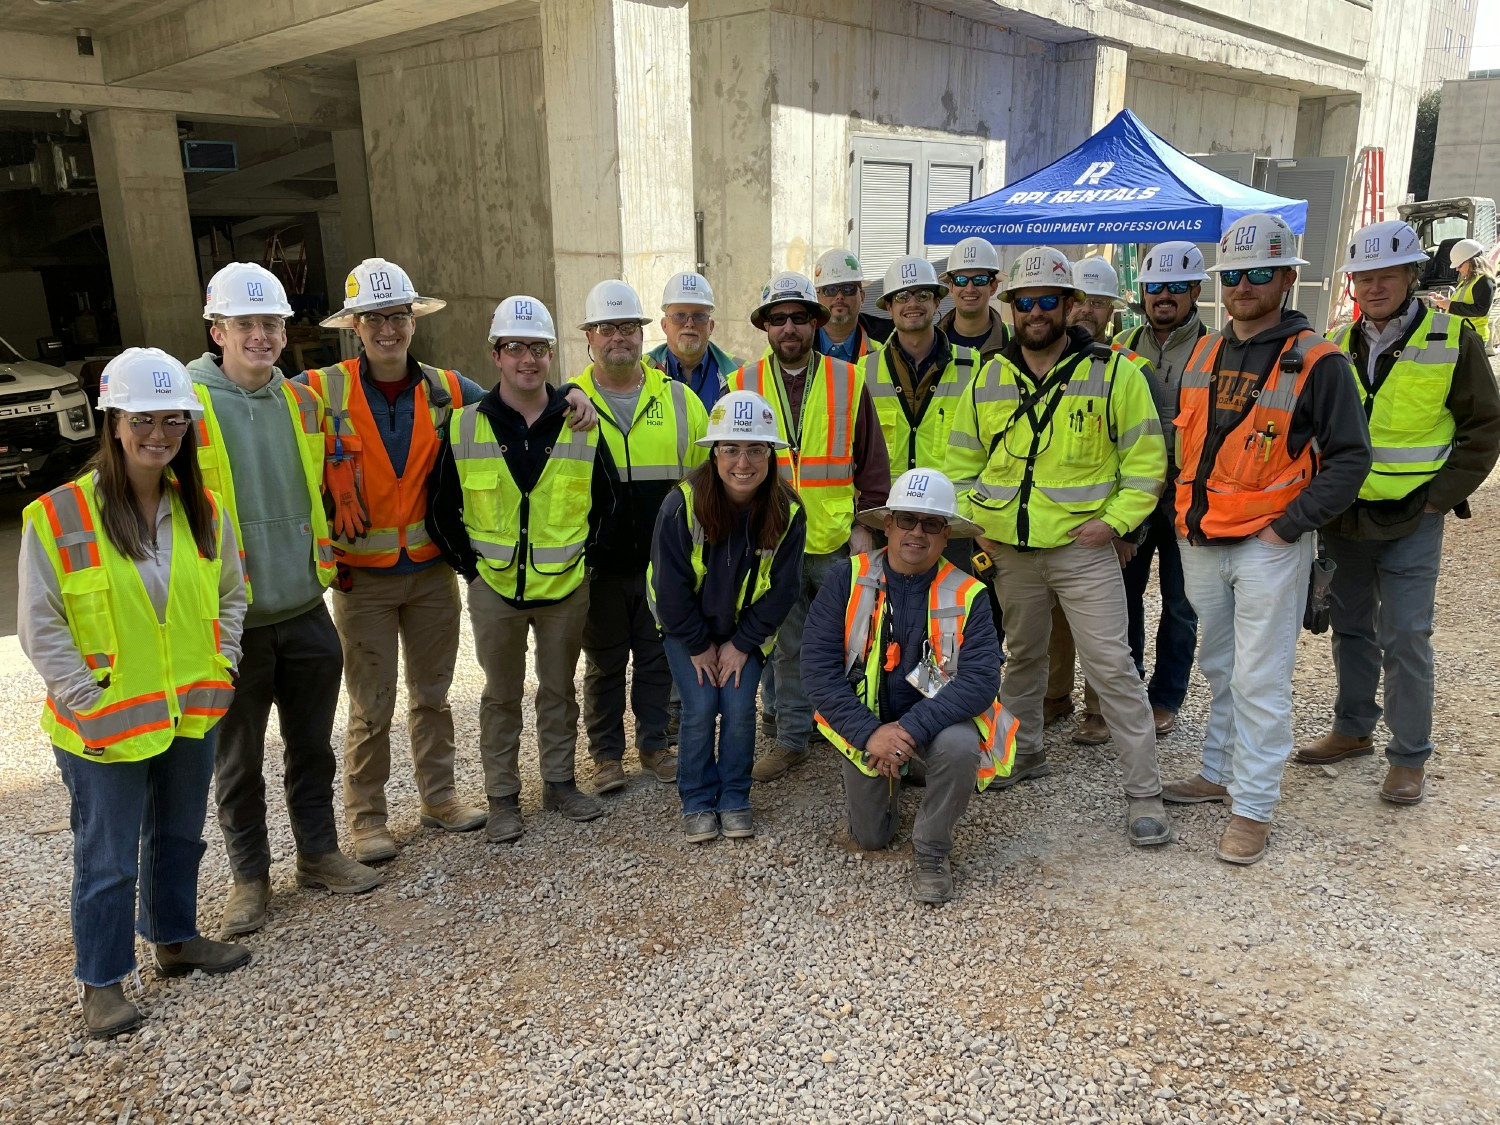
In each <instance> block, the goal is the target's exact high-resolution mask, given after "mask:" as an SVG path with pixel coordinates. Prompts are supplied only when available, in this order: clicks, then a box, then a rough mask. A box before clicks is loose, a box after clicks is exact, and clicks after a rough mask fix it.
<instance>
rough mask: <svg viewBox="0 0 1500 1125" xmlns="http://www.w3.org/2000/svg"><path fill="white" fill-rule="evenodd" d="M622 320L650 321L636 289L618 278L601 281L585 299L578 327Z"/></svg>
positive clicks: (639, 322)
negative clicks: (581, 318)
mask: <svg viewBox="0 0 1500 1125" xmlns="http://www.w3.org/2000/svg"><path fill="white" fill-rule="evenodd" d="M620 320H633V321H635V322H636V323H637V324H648V323H650V321H649V320H648V319H647V318H646V313H645V311H644V310H643V309H642V308H641V299H640V298H639V297H638V296H636V292H635V290H634V289H632V288H631V287H630V286H629V285H626V284H625V282H623V281H619V280H616V279H611V280H609V281H601V282H600V283H599V284H598V285H596V286H594V287H593V288H592V289H590V290H589V295H588V296H587V297H585V298H584V299H583V323H582V324H580V325H579V326H578V327H579V328H588V327H589V326H591V325H594V324H606V323H612V322H614V321H620Z"/></svg>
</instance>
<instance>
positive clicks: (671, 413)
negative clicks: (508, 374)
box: [573, 360, 708, 514]
mask: <svg viewBox="0 0 1500 1125" xmlns="http://www.w3.org/2000/svg"><path fill="white" fill-rule="evenodd" d="M573 382H574V383H576V384H577V385H578V386H579V387H581V388H583V393H584V394H586V395H588V396H589V398H590V399H591V400H592V401H593V403H594V406H595V407H596V408H597V409H598V411H599V429H600V430H602V431H603V432H604V441H605V443H606V444H607V445H608V446H609V452H610V455H611V456H612V457H613V458H614V463H615V467H616V468H618V469H619V471H620V480H621V481H623V482H625V483H627V484H628V483H630V482H632V481H636V482H639V481H648V480H664V481H671V482H673V483H676V482H677V481H679V480H681V479H682V478H683V477H684V476H686V475H687V473H688V472H689V470H691V469H694V468H696V467H697V466H699V465H701V464H703V462H704V461H706V460H708V450H707V449H706V448H704V447H703V446H700V445H696V444H694V443H695V442H697V440H698V439H699V438H701V437H703V435H704V434H706V433H707V432H708V411H707V410H706V409H704V406H703V400H702V399H700V398H699V397H698V396H697V395H696V394H694V393H693V391H692V389H691V388H690V387H688V385H687V384H686V383H683V382H679V381H678V380H676V379H673V378H671V377H670V376H668V375H667V374H665V373H664V372H663V371H662V370H661V368H659V367H657V366H656V365H655V363H650V362H647V361H646V360H642V361H641V395H640V398H639V399H637V400H636V404H635V417H634V418H632V419H631V420H630V426H629V428H628V431H622V430H621V427H620V425H619V423H618V422H617V421H616V420H615V416H614V415H613V414H612V413H611V412H610V406H609V403H608V401H607V400H606V399H605V398H604V395H603V394H602V393H601V392H600V390H599V387H598V385H597V384H596V383H595V382H594V365H593V364H592V363H591V364H589V365H588V366H587V367H585V368H584V369H583V372H582V373H581V374H580V375H578V376H577V377H576V378H575V379H574V380H573ZM653 514H654V513H653Z"/></svg>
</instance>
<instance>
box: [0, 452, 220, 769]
mask: <svg viewBox="0 0 1500 1125" xmlns="http://www.w3.org/2000/svg"><path fill="white" fill-rule="evenodd" d="M172 489H173V490H172V492H171V493H170V494H169V495H170V498H171V503H172V558H171V564H170V565H171V572H170V576H169V579H168V583H167V612H166V624H162V623H161V622H160V621H158V620H157V618H156V609H155V607H153V606H152V604H151V598H150V597H149V595H147V593H146V585H145V583H144V582H142V581H141V575H140V571H139V570H137V569H136V564H135V560H134V559H130V558H126V557H125V556H124V555H122V554H120V552H119V551H118V550H116V549H115V545H114V544H113V543H111V542H110V539H109V536H108V535H106V534H103V532H102V528H103V523H102V522H101V520H100V518H99V502H98V498H97V497H96V495H95V489H94V478H93V474H92V473H89V474H87V475H85V476H82V477H80V478H79V479H78V480H76V481H73V482H72V483H71V484H65V485H63V486H62V487H60V488H55V489H53V490H52V491H51V492H49V493H47V494H46V495H45V496H43V497H41V498H40V499H39V500H35V501H33V502H32V503H31V504H30V505H28V506H27V508H26V512H25V515H24V517H23V519H24V522H25V523H26V524H27V525H33V526H35V528H36V532H37V537H38V539H39V540H40V542H41V544H42V547H43V548H44V549H45V550H46V552H47V558H48V559H50V560H51V562H52V569H53V571H54V572H55V573H56V574H57V583H58V587H59V588H60V590H61V591H62V600H63V614H64V616H65V617H66V618H67V621H68V630H69V632H71V633H72V634H73V643H74V644H75V645H77V646H78V652H79V653H80V655H82V657H83V660H84V663H85V664H87V665H88V666H89V668H90V669H92V671H93V673H94V679H95V681H97V682H99V683H104V682H105V681H106V680H107V681H108V684H107V686H106V687H105V689H104V695H103V696H102V697H101V698H100V700H99V703H98V704H97V705H96V706H95V707H94V708H93V709H92V710H89V711H72V710H70V709H69V708H68V707H66V706H64V705H63V704H62V703H60V702H58V701H57V700H56V699H53V698H52V697H51V696H48V698H47V704H46V706H45V707H44V708H43V710H42V720H41V723H42V730H44V731H46V732H47V735H48V737H49V738H51V739H52V742H53V744H54V745H56V746H59V747H61V748H62V749H64V750H66V751H67V752H68V753H70V754H77V755H79V756H81V757H85V758H89V759H91V760H93V761H98V762H132V761H138V760H139V759H141V758H150V757H152V756H154V755H156V754H160V753H162V752H163V751H164V750H166V749H167V747H169V746H171V745H172V740H173V739H174V738H202V737H203V736H204V735H206V734H207V733H208V732H209V731H210V730H211V729H213V726H214V724H215V723H217V722H218V721H219V719H220V718H222V717H223V715H224V712H225V711H226V710H227V709H228V708H229V701H230V700H231V699H232V698H233V697H234V685H233V683H232V682H231V680H230V677H229V659H228V658H227V657H226V656H224V654H223V653H222V652H221V651H220V650H219V575H220V563H221V560H220V559H218V558H217V557H215V558H211V559H208V558H204V557H203V556H202V555H200V554H199V553H198V544H197V543H196V542H195V541H194V539H193V531H192V528H191V527H190V526H189V524H188V519H187V512H186V511H185V510H184V508H183V506H182V503H181V501H180V500H178V498H177V496H176V489H175V486H172ZM208 498H209V503H210V505H211V507H212V508H213V535H214V538H215V541H216V542H217V541H219V539H218V537H219V518H220V510H221V509H220V502H219V498H218V497H217V496H215V495H214V494H213V493H212V492H210V493H209V494H208Z"/></svg>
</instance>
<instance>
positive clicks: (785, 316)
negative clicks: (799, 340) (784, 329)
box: [761, 312, 813, 328]
mask: <svg viewBox="0 0 1500 1125" xmlns="http://www.w3.org/2000/svg"><path fill="white" fill-rule="evenodd" d="M812 319H813V318H812V313H807V312H776V313H767V314H766V315H765V316H763V317H762V318H761V323H762V324H769V325H770V326H771V327H772V328H780V327H781V326H782V325H783V324H785V323H786V322H787V321H789V320H790V321H791V322H792V323H793V324H795V325H796V326H797V327H798V328H801V327H802V326H803V325H804V324H811V323H812Z"/></svg>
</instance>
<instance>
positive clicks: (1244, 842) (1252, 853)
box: [1214, 815, 1271, 867]
mask: <svg viewBox="0 0 1500 1125" xmlns="http://www.w3.org/2000/svg"><path fill="white" fill-rule="evenodd" d="M1270 835H1271V826H1270V825H1269V824H1266V823H1264V822H1263V821H1259V820H1251V819H1250V818H1249V817H1248V816H1238V815H1235V816H1231V817H1230V818H1229V823H1228V824H1226V825H1225V826H1224V834H1223V835H1222V836H1220V837H1219V848H1218V850H1217V851H1216V852H1214V855H1216V856H1218V857H1219V858H1220V859H1222V860H1223V861H1224V862H1225V863H1237V864H1239V865H1240V866H1242V867H1248V866H1250V864H1252V863H1259V862H1260V858H1261V856H1263V855H1265V854H1266V840H1267V838H1268V837H1269V836H1270Z"/></svg>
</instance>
